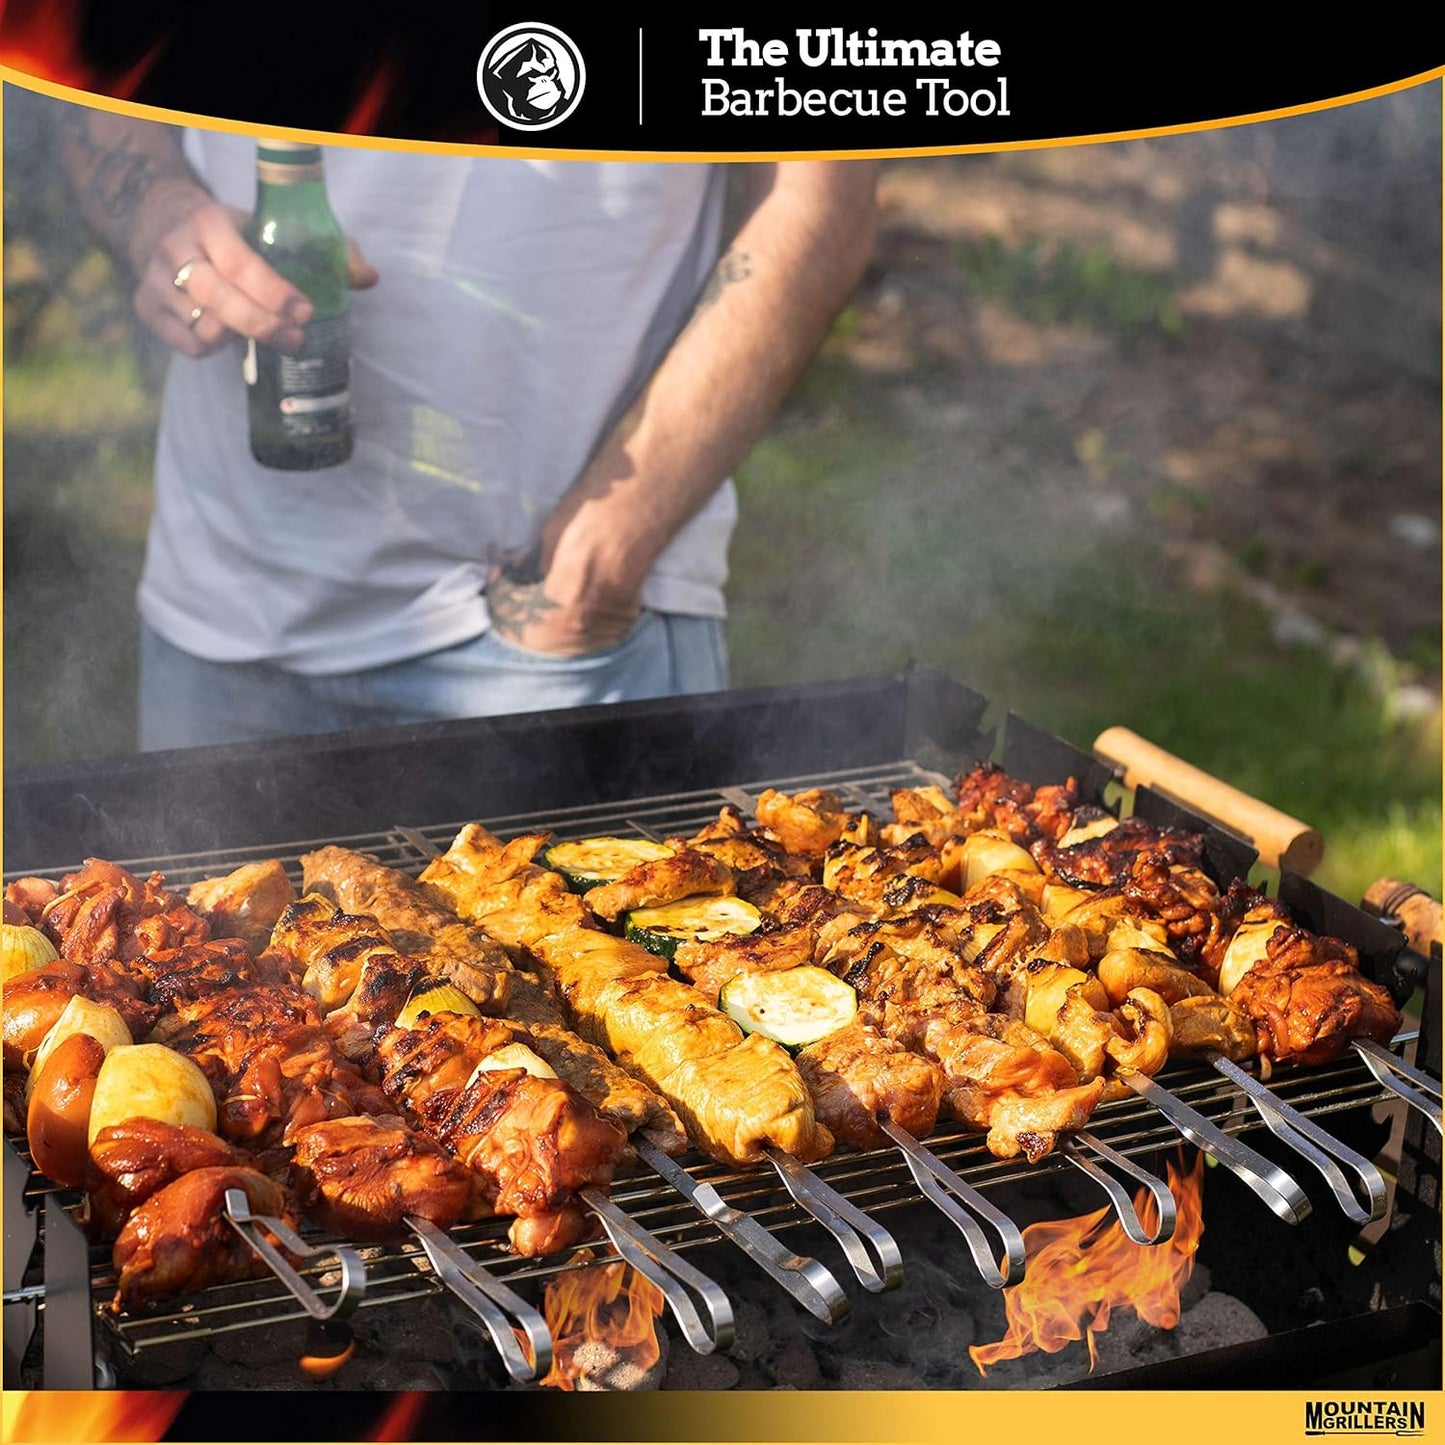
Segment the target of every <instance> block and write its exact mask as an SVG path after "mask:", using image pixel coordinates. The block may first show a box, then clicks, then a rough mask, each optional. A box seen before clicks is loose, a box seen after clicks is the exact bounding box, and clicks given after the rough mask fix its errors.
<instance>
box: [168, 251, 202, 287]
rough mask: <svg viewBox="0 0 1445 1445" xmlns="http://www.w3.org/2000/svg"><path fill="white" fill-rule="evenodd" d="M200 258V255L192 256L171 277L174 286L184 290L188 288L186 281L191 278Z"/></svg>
mask: <svg viewBox="0 0 1445 1445" xmlns="http://www.w3.org/2000/svg"><path fill="white" fill-rule="evenodd" d="M200 259H201V258H200V257H199V256H192V257H191V259H190V260H189V261H187V262H186V264H185V265H184V266H182V267H181V269H180V270H179V271H177V272H176V274H175V275H174V276H172V277H171V285H172V286H174V287H175V288H176V290H177V291H184V290H185V289H186V282H188V281H189V280H190V279H191V272H192V271H193V270H194V269H195V268H196V265H197V264H198V263H199V261H200Z"/></svg>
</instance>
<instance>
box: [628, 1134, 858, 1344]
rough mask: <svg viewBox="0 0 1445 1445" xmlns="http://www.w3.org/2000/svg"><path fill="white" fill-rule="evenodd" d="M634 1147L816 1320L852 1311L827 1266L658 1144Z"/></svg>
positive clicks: (829, 1321) (641, 1143) (638, 1142)
mask: <svg viewBox="0 0 1445 1445" xmlns="http://www.w3.org/2000/svg"><path fill="white" fill-rule="evenodd" d="M632 1147H633V1148H634V1149H636V1150H637V1154H638V1157H639V1158H640V1159H642V1160H644V1161H645V1162H646V1163H647V1164H649V1165H650V1166H651V1167H652V1168H653V1169H655V1170H656V1171H657V1173H658V1174H660V1175H661V1176H662V1177H663V1179H665V1180H666V1181H667V1182H668V1183H669V1184H670V1185H672V1187H673V1188H674V1189H676V1190H677V1192H678V1193H679V1194H681V1195H682V1196H683V1198H684V1199H686V1200H687V1201H688V1203H689V1204H691V1205H692V1207H693V1208H694V1209H696V1210H697V1211H698V1213H699V1214H701V1215H703V1217H704V1218H706V1219H710V1220H711V1221H712V1222H713V1224H715V1225H716V1226H717V1227H718V1229H720V1230H721V1231H722V1232H723V1233H724V1234H725V1235H726V1236H727V1237H728V1238H729V1239H730V1240H732V1242H733V1243H734V1244H735V1245H737V1247H738V1248H739V1249H740V1250H742V1252H743V1253H744V1254H746V1255H747V1257H748V1258H749V1259H750V1260H752V1261H753V1263H754V1264H756V1265H757V1266H758V1267H759V1268H760V1269H762V1270H765V1271H766V1272H767V1273H768V1274H769V1275H771V1276H772V1277H773V1279H775V1280H776V1281H777V1282H778V1283H779V1284H780V1285H782V1287H783V1288H784V1289H785V1290H787V1292H788V1293H789V1294H790V1295H792V1297H793V1298H794V1299H795V1300H797V1301H798V1303H799V1304H800V1305H802V1306H803V1308H804V1309H805V1310H807V1311H808V1313H809V1314H810V1315H812V1316H813V1318H814V1319H819V1320H822V1321H823V1323H824V1324H825V1325H831V1324H836V1323H837V1322H838V1321H839V1320H841V1319H842V1318H843V1316H844V1315H846V1314H847V1313H848V1310H849V1308H850V1306H849V1303H848V1296H847V1295H846V1294H844V1292H843V1287H842V1285H840V1284H839V1283H838V1281H837V1280H836V1279H835V1278H834V1277H833V1274H832V1271H831V1270H829V1269H828V1268H827V1266H825V1265H822V1264H820V1263H819V1262H818V1261H817V1260H816V1259H813V1258H811V1257H810V1256H808V1255H801V1254H795V1253H794V1252H793V1251H792V1250H791V1249H789V1248H788V1247H787V1246H786V1245H785V1244H784V1243H783V1242H782V1240H780V1239H778V1238H777V1237H776V1236H774V1235H772V1234H770V1233H769V1232H768V1231H767V1230H766V1229H764V1228H763V1226H762V1225H761V1224H759V1223H758V1221H757V1220H756V1219H754V1218H753V1217H752V1216H751V1215H750V1214H744V1213H743V1212H742V1210H740V1209H734V1208H733V1207H732V1205H730V1204H728V1202H727V1201H726V1200H725V1199H724V1198H723V1197H722V1195H721V1194H719V1193H718V1192H717V1190H716V1189H714V1188H713V1186H712V1185H711V1184H708V1183H706V1182H705V1181H701V1180H697V1179H694V1178H693V1177H692V1176H691V1175H690V1174H689V1173H688V1172H687V1170H686V1169H684V1168H682V1166H681V1165H679V1164H675V1163H674V1162H673V1161H672V1160H671V1159H669V1158H668V1157H667V1155H666V1154H664V1153H663V1152H662V1151H661V1150H660V1149H657V1148H655V1147H654V1146H653V1145H651V1144H648V1143H645V1142H644V1141H643V1140H640V1139H634V1140H633V1142H632Z"/></svg>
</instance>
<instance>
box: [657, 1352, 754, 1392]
mask: <svg viewBox="0 0 1445 1445" xmlns="http://www.w3.org/2000/svg"><path fill="white" fill-rule="evenodd" d="M741 1378H742V1376H741V1372H740V1371H739V1370H738V1367H737V1366H736V1365H735V1364H733V1362H732V1361H731V1360H729V1359H725V1358H724V1357H723V1356H721V1355H698V1354H694V1353H693V1351H691V1350H686V1349H676V1350H674V1351H673V1352H672V1366H671V1368H670V1369H669V1370H668V1372H667V1379H666V1381H665V1382H664V1385H663V1388H664V1389H668V1390H731V1389H732V1388H733V1387H734V1386H735V1385H736V1384H737V1383H738V1381H739V1380H740V1379H741Z"/></svg>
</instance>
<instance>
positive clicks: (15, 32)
mask: <svg viewBox="0 0 1445 1445" xmlns="http://www.w3.org/2000/svg"><path fill="white" fill-rule="evenodd" d="M84 9H85V6H84V0H0V65H4V66H8V67H9V68H10V69H12V70H19V71H23V72H24V73H25V74H26V75H33V76H36V77H37V78H38V79H40V80H50V81H54V82H55V83H56V84H58V85H69V86H73V87H74V88H75V89H77V90H92V91H96V92H99V93H100V94H103V95H113V96H115V97H116V98H117V99H119V100H128V99H129V98H130V97H131V96H133V95H134V94H135V93H136V91H137V89H138V88H139V86H140V83H141V81H142V80H144V79H145V77H146V76H147V75H148V74H149V73H150V70H151V67H152V66H154V65H155V63H156V61H157V60H158V59H159V58H160V55H161V52H162V51H163V50H164V49H165V44H164V42H163V41H157V42H156V44H155V45H153V46H152V47H151V48H150V49H149V50H148V51H147V52H146V53H145V54H144V55H143V56H141V58H140V59H139V60H138V61H136V62H135V64H134V65H132V66H131V67H130V68H129V69H128V70H125V71H123V72H122V73H121V74H119V75H106V74H103V73H101V72H100V71H98V70H96V69H95V67H94V66H93V65H91V64H89V63H88V62H87V61H86V59H85V56H84V55H83V54H82V53H81V48H80V39H81V19H82V16H83V13H84Z"/></svg>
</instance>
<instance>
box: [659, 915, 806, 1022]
mask: <svg viewBox="0 0 1445 1445" xmlns="http://www.w3.org/2000/svg"><path fill="white" fill-rule="evenodd" d="M817 938H818V930H817V929H816V928H815V927H814V926H813V925H811V924H806V923H799V924H794V925H793V926H792V927H791V928H780V929H775V930H773V931H772V932H758V933H747V934H730V935H729V936H727V937H725V938H719V939H715V940H713V941H711V942H708V943H702V942H696V941H695V942H689V943H682V944H679V945H678V949H677V952H676V953H675V954H673V956H672V962H673V966H674V967H675V968H676V969H677V971H678V972H679V973H680V974H681V975H682V976H683V977H684V978H685V979H686V980H687V981H688V982H689V983H690V984H692V986H693V987H694V988H695V989H697V991H698V992H699V993H700V994H702V996H703V997H704V998H705V999H706V1000H707V1001H708V1002H709V1003H710V1004H713V1005H714V1006H716V1004H717V1001H718V994H719V993H721V992H722V989H723V985H724V984H726V983H728V982H729V981H730V980H731V979H734V978H737V977H738V976H739V975H740V974H745V973H777V972H778V971H780V970H781V969H787V968H797V967H798V966H799V965H800V964H806V963H812V962H813V955H814V950H815V948H816V946H817Z"/></svg>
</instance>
